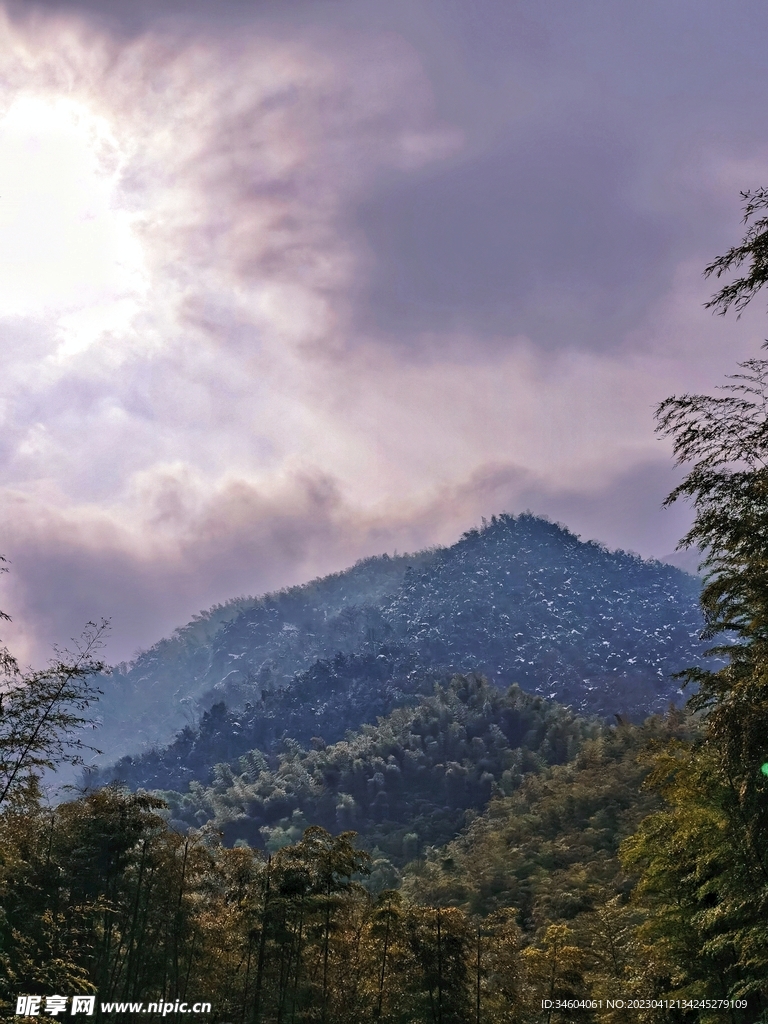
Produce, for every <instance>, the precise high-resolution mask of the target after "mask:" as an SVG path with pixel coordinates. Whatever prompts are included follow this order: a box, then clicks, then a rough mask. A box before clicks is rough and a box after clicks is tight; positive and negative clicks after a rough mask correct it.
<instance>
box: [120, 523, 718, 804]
mask: <svg viewBox="0 0 768 1024" xmlns="http://www.w3.org/2000/svg"><path fill="white" fill-rule="evenodd" d="M699 588H700V581H699V580H697V579H694V578H692V577H690V576H688V575H686V574H685V573H683V572H682V571H681V570H679V569H676V568H674V567H672V566H669V565H664V564H662V563H660V562H657V561H644V560H643V559H641V558H640V557H639V556H637V555H632V554H628V553H626V552H622V551H609V550H608V549H607V548H606V547H605V546H604V545H601V544H599V543H597V542H594V541H587V542H584V541H581V540H580V539H579V538H578V537H577V536H576V535H575V534H573V533H571V532H570V531H568V530H567V529H566V528H565V527H563V526H560V525H559V524H554V523H551V522H549V521H548V520H545V519H542V518H537V517H535V516H533V515H531V514H530V513H524V514H522V515H520V516H511V515H501V516H499V517H496V516H494V517H492V519H491V520H490V521H489V522H485V521H484V523H483V526H482V527H481V528H479V529H474V530H469V531H467V532H466V533H465V534H464V535H463V536H462V537H461V538H460V540H459V541H457V542H456V544H454V545H451V546H450V547H447V548H434V549H430V550H428V551H424V552H417V553H416V554H414V555H404V556H397V557H396V558H392V557H389V556H386V555H384V556H379V557H375V558H370V559H366V560H364V561H361V562H358V563H356V565H355V566H353V567H352V568H351V569H348V570H345V571H344V572H341V573H336V574H333V575H332V576H329V577H324V578H322V579H319V580H314V581H312V582H311V583H309V584H305V585H304V586H302V587H293V588H290V589H288V590H285V591H281V592H278V593H275V594H267V595H264V596H263V597H262V598H257V599H238V600H237V601H236V602H233V603H230V604H228V605H226V606H217V608H215V609H212V611H211V613H209V617H208V619H205V617H198V618H197V619H196V620H193V622H192V623H190V624H188V626H186V627H182V628H181V629H180V630H177V631H176V632H175V633H174V635H173V637H172V638H170V639H168V640H165V641H161V642H160V643H159V644H157V645H155V647H153V648H152V649H151V650H150V651H149V652H145V653H144V654H143V655H141V656H140V657H139V658H137V659H136V661H135V662H134V663H133V664H132V665H131V666H126V667H125V668H124V669H123V668H120V669H118V671H117V672H116V673H115V674H114V675H113V677H112V678H111V679H110V680H109V682H108V685H107V686H105V689H106V691H107V692H106V694H105V702H104V703H105V711H106V716H105V717H106V718H109V715H110V713H111V714H112V717H113V719H115V718H117V719H118V720H119V728H120V732H121V734H122V743H123V746H122V749H118V750H117V752H116V753H115V752H114V749H115V748H114V747H113V755H112V756H113V758H114V759H115V760H117V759H118V758H119V755H120V754H121V753H124V754H126V755H127V757H125V758H124V759H123V760H122V762H121V765H120V770H121V772H122V776H123V777H125V781H129V782H130V784H131V785H145V786H150V787H158V788H175V787H178V786H183V785H185V784H186V782H188V781H189V780H190V779H193V778H198V779H205V778H206V777H207V772H209V771H210V768H211V766H212V765H213V764H214V763H216V762H219V761H231V760H232V759H233V758H237V757H239V756H242V755H243V754H244V753H246V752H247V750H249V749H252V748H255V747H258V748H260V749H264V750H266V751H269V750H270V749H276V748H277V745H279V743H280V742H281V741H282V739H284V738H285V736H286V735H290V736H291V737H292V738H293V739H295V740H296V741H298V742H300V743H304V744H307V743H308V742H309V741H310V739H311V738H312V736H313V735H317V734H318V733H320V734H321V735H322V736H323V738H324V740H326V741H328V742H332V741H335V740H338V739H341V738H342V737H343V736H344V734H345V732H346V731H347V730H348V729H354V728H357V727H359V726H360V725H362V724H364V723H365V722H372V721H374V720H375V718H376V717H377V716H379V715H382V714H387V713H389V712H390V711H391V710H393V709H394V708H395V707H397V706H398V705H400V704H402V703H407V702H408V701H413V700H415V699H418V698H420V697H421V696H424V694H425V693H426V692H428V690H429V688H430V687H431V686H432V685H433V682H434V679H435V678H437V677H438V676H440V675H441V674H443V675H445V674H446V673H448V674H450V673H455V672H464V673H466V672H480V673H482V674H484V675H485V676H487V677H488V678H489V680H490V681H491V682H492V683H494V684H496V685H497V686H499V687H501V688H502V689H503V688H506V687H507V686H509V685H511V684H513V683H518V684H519V685H520V686H521V687H522V688H523V689H524V690H526V691H528V692H531V693H534V694H538V695H540V696H544V697H547V698H549V699H552V700H557V701H559V702H561V703H564V704H567V705H569V706H571V707H572V708H573V709H574V710H575V711H577V712H579V713H582V714H587V715H593V714H598V715H603V716H611V715H613V714H616V713H620V714H623V715H626V716H628V717H630V718H634V719H642V718H643V717H645V716H647V715H648V714H651V713H653V712H659V711H663V710H665V709H666V707H667V706H668V705H669V703H670V701H677V702H679V701H680V690H679V687H678V684H677V682H676V681H675V680H674V679H673V674H674V673H675V672H677V671H679V670H681V669H682V668H684V667H687V666H688V665H690V664H698V663H701V660H702V656H703V650H704V648H703V644H702V643H701V641H700V639H699V634H700V632H701V629H702V626H703V623H702V619H701V613H700V611H699V608H698V593H699ZM217 617H218V618H217ZM211 622H213V626H214V628H211ZM430 679H432V682H430ZM126 697H128V698H129V699H127V700H126ZM185 711H186V714H187V723H186V725H183V719H184V714H185ZM169 712H170V713H169ZM132 714H133V715H134V718H133V720H132V719H131V715H132ZM146 721H150V722H152V724H153V728H154V730H155V732H154V735H152V734H151V733H149V734H146V733H145V734H144V735H142V732H141V727H142V723H143V722H146ZM180 722H181V723H182V727H181V728H179V723H180ZM288 726H289V727H290V732H288V731H287V727H288ZM163 729H164V732H165V734H164V735H163ZM174 734H175V739H174ZM102 745H106V744H103V743H102ZM142 746H143V747H144V754H143V755H142V753H141V749H142ZM153 748H154V749H153ZM118 774H119V773H118Z"/></svg>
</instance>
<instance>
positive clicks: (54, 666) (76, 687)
mask: <svg viewBox="0 0 768 1024" xmlns="http://www.w3.org/2000/svg"><path fill="white" fill-rule="evenodd" d="M0 617H2V618H4V619H8V618H9V616H8V615H6V614H5V613H4V612H0ZM107 628H108V624H107V623H106V622H102V623H101V625H99V626H97V625H95V624H94V623H89V624H88V625H87V626H86V629H85V631H84V633H83V635H82V637H81V640H80V641H79V642H78V644H77V646H76V649H75V651H74V652H69V651H57V652H56V654H57V656H56V658H55V659H54V660H53V661H52V662H51V664H50V665H49V666H48V667H47V668H45V669H41V670H39V671H36V672H21V670H20V669H19V666H18V663H17V661H16V659H15V658H14V657H13V656H12V655H11V654H10V653H9V652H8V651H7V649H6V648H2V650H0V811H2V809H3V808H4V806H5V805H7V804H8V803H9V802H12V801H17V802H18V801H24V800H27V799H30V798H33V797H34V795H35V794H36V792H37V788H38V785H39V780H40V777H41V776H42V774H43V773H44V772H45V771H47V770H51V769H54V768H56V767H58V766H60V765H62V764H82V763H83V761H82V753H83V751H84V750H93V749H94V748H93V747H91V746H90V745H89V744H87V743H86V742H85V741H84V740H83V738H82V735H81V734H82V730H83V728H84V727H85V726H86V725H87V724H88V722H89V719H88V716H87V711H88V708H89V707H90V706H91V704H92V703H93V702H94V701H95V700H96V699H97V697H98V695H99V693H100V690H99V689H98V688H97V686H96V685H95V683H94V677H95V676H96V675H97V674H98V673H99V672H102V671H103V670H104V664H103V662H101V661H99V660H98V659H97V657H96V654H97V652H98V650H99V649H100V648H101V647H102V646H103V638H104V634H105V632H106V630H107Z"/></svg>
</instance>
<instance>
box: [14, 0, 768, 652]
mask: <svg viewBox="0 0 768 1024" xmlns="http://www.w3.org/2000/svg"><path fill="white" fill-rule="evenodd" d="M598 6H599V5H598ZM587 7H588V8H589V12H591V13H589V17H590V18H591V19H592V21H591V24H592V29H593V31H594V33H595V34H596V35H595V38H592V37H591V36H590V35H589V33H586V34H585V30H583V28H581V27H580V26H579V24H578V23H577V22H578V19H576V22H574V20H573V19H574V17H575V16H572V15H571V14H569V15H568V16H567V17H566V16H565V15H563V18H564V20H558V19H559V18H560V16H559V15H557V16H556V13H553V12H556V7H553V6H551V5H549V4H546V3H545V4H542V6H541V8H540V9H537V13H536V16H535V17H534V16H533V14H530V15H526V16H525V17H523V15H522V14H521V13H520V12H519V11H518V10H517V8H515V11H514V12H513V13H512V14H510V13H509V11H510V10H511V8H510V5H508V4H496V3H495V2H493V3H490V4H489V12H490V13H489V19H490V21H491V22H492V24H493V26H495V27H494V28H493V30H492V31H489V30H488V28H487V26H486V27H485V28H484V27H483V26H481V25H480V24H479V22H478V21H477V20H474V21H473V19H472V17H470V15H469V14H467V13H466V11H465V13H460V12H459V7H454V5H446V6H445V12H444V13H441V14H440V17H438V18H435V17H434V16H433V15H434V9H433V8H432V7H431V6H429V5H423V4H420V3H418V2H413V3H407V4H406V3H403V4H398V3H395V4H393V5H387V6H386V10H384V8H382V7H381V5H369V4H366V3H361V4H318V5H308V6H307V5H304V6H302V5H300V4H294V5H291V4H288V5H285V4H281V5H274V4H272V5H265V6H262V7H260V8H258V9H255V8H254V7H253V6H252V5H245V6H244V5H238V4H228V5H216V7H215V9H214V8H213V7H212V6H211V5H204V6H197V7H195V8H194V10H193V9H192V6H190V5H186V7H185V11H186V13H185V14H184V15H183V16H182V14H180V13H179V10H180V8H179V6H178V5H176V6H174V5H173V4H169V5H148V6H146V7H144V8H141V7H140V6H139V5H133V4H132V5H115V4H109V3H102V4H96V3H94V4H92V5H91V9H88V8H87V5H86V6H82V5H79V6H75V5H68V4H63V3H59V4H54V5H51V4H48V5H40V6H34V7H33V6H30V5H24V7H22V8H17V9H16V13H15V15H14V17H13V18H10V17H9V18H6V19H5V20H4V21H2V22H0V142H2V149H1V151H0V331H2V338H3V346H4V371H3V377H2V380H0V414H1V415H2V423H3V430H2V433H1V434H0V507H2V509H3V512H2V520H1V521H0V524H1V525H2V538H3V539H2V549H3V551H4V553H5V554H6V555H8V556H9V557H10V558H11V559H12V563H13V564H12V570H13V571H12V574H11V576H10V577H7V578H4V580H3V584H4V586H5V588H6V589H5V591H4V593H5V594H6V597H5V598H4V599H3V601H0V606H2V607H6V608H7V609H8V610H9V611H10V612H11V613H12V614H13V615H14V624H13V627H12V632H11V633H9V634H8V635H9V637H10V638H11V639H12V640H13V641H14V642H15V643H17V644H18V645H19V649H20V652H21V653H22V654H23V656H25V657H28V658H31V659H39V658H41V657H43V656H44V655H45V653H46V651H47V645H48V642H49V641H54V640H55V641H62V640H64V641H65V640H66V639H67V637H69V636H71V635H73V634H76V633H77V632H78V631H79V629H80V628H81V626H82V624H83V623H84V622H85V621H86V620H87V619H89V618H94V617H101V616H102V615H108V616H111V617H112V619H113V623H114V639H113V641H112V647H111V648H110V652H109V656H110V657H113V658H123V657H128V656H130V655H131V654H132V653H133V652H134V651H135V649H136V648H137V647H140V646H145V645H147V644H149V643H151V642H153V641H154V640H156V639H157V638H158V637H159V636H161V635H162V634H163V633H167V632H168V631H169V630H170V629H171V628H172V627H173V626H175V625H178V624H179V623H181V622H182V621H184V620H185V619H186V618H188V617H189V616H190V615H191V614H192V613H194V612H196V611H197V610H199V609H200V608H202V607H206V606H208V605H210V604H212V603H213V602H215V601H222V600H226V599H227V598H228V597H231V596H234V595H236V594H239V593H242V592H250V593H258V592H260V591H264V590H266V589H269V588H274V587H279V586H282V585H286V584H289V583H298V582H301V581H303V580H304V579H306V578H308V577H311V576H313V575H316V574H318V573H322V572H327V571H331V570H333V569H337V568H341V567H342V566H344V565H346V564H349V563H350V562H352V561H354V560H355V559H356V558H358V557H361V556H363V555H366V554H371V553H375V552H379V551H383V550H390V551H391V550H393V549H394V548H398V549H400V550H403V549H411V550H412V549H414V548H417V547H420V546H424V545H427V544H431V543H438V542H439V543H449V542H451V541H452V540H454V539H455V538H456V537H457V536H458V534H459V533H460V532H461V531H462V530H464V529H466V528H467V527H468V526H471V525H473V524H474V523H476V522H478V520H479V518H480V516H483V515H484V516H490V515H492V514H493V513H498V512H500V511H502V510H507V511H511V512H516V511H521V510H522V509H524V508H526V507H530V508H531V509H532V510H533V511H534V512H543V513H546V514H548V515H550V516H551V517H552V518H555V519H561V520H563V521H565V522H566V523H567V524H568V525H570V526H571V527H572V528H574V529H576V530H577V531H578V532H580V533H582V534H583V535H584V536H588V537H596V538H598V539H602V540H605V541H607V542H608V543H611V544H616V545H619V546H624V547H630V548H634V549H637V550H639V551H641V553H643V554H648V555H651V554H655V555H662V554H666V553H667V552H668V551H670V550H671V549H672V548H673V547H674V543H675V541H676V539H677V537H678V536H679V534H680V533H681V532H682V530H683V527H684V522H685V511H684V510H680V511H675V512H670V513H661V512H659V511H658V509H659V505H660V503H661V501H662V499H663V497H664V495H665V494H666V493H667V491H668V490H669V488H670V486H671V485H672V481H673V480H674V474H673V471H672V469H671V468H670V462H669V448H668V446H666V445H665V444H664V443H662V442H660V441H658V440H657V439H656V438H655V437H654V435H653V419H652V413H653V408H654V406H655V404H656V403H657V402H658V401H659V400H660V399H662V398H663V397H664V396H665V395H666V394H668V393H670V392H671V391H675V390H678V391H680V390H696V389H700V388H709V387H711V386H712V384H713V383H714V382H717V381H718V380H719V378H720V377H721V376H722V374H723V373H724V372H728V370H730V369H732V366H733V363H734V362H735V360H736V358H738V357H739V356H740V355H745V354H754V353H755V351H756V350H757V348H758V346H759V343H760V341H761V340H762V333H763V330H764V328H763V327H762V314H761V312H760V310H758V309H757V308H756V309H755V310H754V311H751V312H750V314H749V315H748V316H746V317H745V318H744V319H743V320H742V321H739V322H738V323H735V322H730V323H729V324H728V325H727V326H726V327H724V325H723V323H722V321H719V320H713V318H712V317H711V316H710V315H709V314H708V313H707V312H706V311H704V310H703V307H702V304H703V302H704V300H705V299H706V297H707V295H708V294H709V286H708V285H707V284H706V283H705V282H702V280H701V276H700V272H701V267H702V266H703V265H704V263H705V262H706V261H707V259H709V258H711V257H712V255H713V254H714V253H716V252H717V251H719V250H721V249H722V248H723V246H724V244H727V242H728V241H731V240H733V231H734V229H735V226H736V224H737V220H738V209H737V205H738V204H737V193H738V188H739V187H740V183H741V182H744V183H745V184H747V185H748V184H751V183H753V182H754V183H755V184H759V183H761V179H762V178H763V177H764V172H765V171H766V170H768V159H767V157H766V153H765V151H764V149H761V148H760V146H759V145H757V144H756V143H755V142H754V141H753V139H751V138H747V136H745V135H744V134H743V127H744V124H745V123H746V122H747V121H748V117H747V114H746V113H744V111H737V112H735V113H734V112H733V110H732V107H731V106H729V104H728V103H725V102H724V104H723V105H722V107H719V106H718V107H715V106H713V105H712V104H713V103H714V100H713V99H712V97H711V96H710V97H709V98H708V99H706V101H701V102H699V101H698V100H697V99H696V97H697V96H698V95H699V94H698V93H696V94H695V95H693V98H692V99H690V100H689V104H690V106H691V109H690V110H687V113H686V116H685V117H683V116H682V113H681V112H685V111H683V106H684V104H683V106H681V105H680V103H681V102H682V101H680V102H678V100H677V99H675V98H674V97H673V100H674V102H673V101H672V100H669V97H668V95H667V92H665V88H666V87H665V85H664V82H665V81H667V80H666V79H665V78H664V76H663V75H661V76H660V77H659V76H658V74H657V75H656V77H654V75H652V74H651V72H650V71H649V70H648V66H647V62H644V59H643V57H644V55H645V56H646V57H648V56H649V55H652V54H653V53H654V52H655V51H654V47H656V48H658V46H660V45H661V43H660V42H659V40H658V38H657V37H655V36H654V35H653V32H652V26H651V23H650V21H648V19H647V17H646V16H645V15H641V14H640V13H638V14H637V17H638V18H639V19H640V22H642V24H641V25H640V26H639V27H638V28H637V31H636V36H637V40H639V41H638V42H637V44H636V47H635V49H633V42H632V39H631V38H630V35H631V33H629V30H628V29H625V28H624V27H622V25H619V24H617V23H615V21H616V19H615V18H609V19H608V21H607V22H606V25H605V28H604V31H606V32H609V35H610V39H611V40H612V41H613V47H614V48H613V49H611V47H610V46H603V44H600V45H598V41H596V40H597V35H598V34H599V33H598V26H597V23H596V22H595V17H596V15H594V12H595V11H596V10H597V8H596V7H595V6H594V5H587ZM466 10H468V8H467V9H466ZM639 10H640V9H639V8H638V11H639ZM95 11H99V12H101V13H102V14H104V15H105V16H106V18H100V17H96V16H95V14H94V12H95ZM137 12H138V13H137ZM430 12H431V13H430ZM457 12H459V13H457ZM505 12H506V13H505ZM636 13H637V12H636ZM491 14H492V15H493V16H492V17H491ZM113 16H114V17H113ZM123 16H125V17H123ZM599 21H600V19H599V18H598V19H597V22H599ZM600 24H602V23H600ZM601 31H603V29H601ZM702 31H703V30H702ZM705 35H706V33H704V36H705ZM704 36H702V38H703V37H704ZM696 40H699V36H697V37H696ZM603 42H605V40H604V41H603ZM692 45H693V44H692ZM696 45H699V43H698V42H696ZM694 50H695V46H694ZM604 51H605V52H604ZM697 52H698V51H697ZM617 53H620V54H622V55H623V56H622V57H621V59H619V57H617ZM510 55H511V56H510ZM682 63H683V65H684V67H682V70H681V68H676V69H674V75H672V72H670V75H672V77H671V78H670V79H669V81H670V82H672V81H673V79H674V82H673V85H674V88H677V87H678V86H680V88H681V89H682V90H683V92H685V89H684V88H683V86H685V83H686V82H688V83H690V82H693V81H694V80H696V81H698V78H697V75H699V72H698V71H696V67H697V65H696V61H694V60H690V61H687V63H686V61H683V62H682ZM625 68H626V69H629V70H627V76H628V77H623V74H624V69H625ZM657 79H659V80H658V81H657ZM739 82H741V79H739ZM606 83H607V84H606ZM675 83H676V84H675ZM680 83H682V85H680ZM742 84H743V83H742ZM669 88H670V89H671V88H672V85H670V86H669ZM686 88H687V87H686ZM739 88H741V86H739ZM633 90H634V91H633ZM677 95H678V94H677V93H675V97H677ZM739 96H741V93H739ZM668 102H669V103H672V105H673V106H674V111H676V113H674V116H673V114H670V113H669V107H668V106H665V104H667V103H668ZM734 102H736V101H735V100H734ZM739 102H740V101H739ZM697 104H698V105H697ZM707 104H709V106H708V105H707ZM749 109H750V110H751V109H752V107H750V108H749ZM708 113H709V114H711V116H712V118H714V123H716V125H718V126H719V127H718V130H717V132H714V133H711V132H710V133H708V134H707V133H705V132H703V129H702V125H704V124H705V123H706V115H707V114H708ZM755 116H757V115H755ZM760 116H761V117H762V116H763V115H762V114H760ZM759 123H762V122H759ZM675 128H678V129H679V132H678V135H677V136H675V133H674V129H675ZM740 132H742V134H741V135H740V134H739V133H740ZM697 133H699V134H697ZM726 226H727V229H728V230H727V231H726ZM736 230H737V228H736ZM728 232H730V234H728Z"/></svg>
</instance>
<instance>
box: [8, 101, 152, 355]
mask: <svg viewBox="0 0 768 1024" xmlns="http://www.w3.org/2000/svg"><path fill="white" fill-rule="evenodd" d="M123 163H124V155H123V154H122V153H121V151H120V147H119V145H118V143H117V141H116V139H115V137H114V135H113V133H112V131H111V129H110V125H109V123H108V122H107V121H106V120H105V119H104V118H103V117H100V116H98V115H96V114H95V113H93V112H92V111H91V110H89V109H88V108H87V107H85V106H84V105H83V104H80V103H77V102H74V101H72V100H69V99H60V98H56V99H43V98H39V97H33V96H21V97H19V98H18V99H16V100H15V102H14V103H13V104H12V105H11V106H10V107H9V109H8V110H7V112H6V114H5V116H4V117H2V119H1V120H0V316H6V317H7V316H24V317H29V316H32V317H38V316H41V317H46V318H51V317H52V318H53V319H54V320H55V321H56V322H57V325H58V336H59V338H60V342H61V345H60V347H59V351H58V353H57V354H58V355H59V356H60V357H62V356H66V355H69V354H73V353H75V352H77V351H81V350H82V349H84V348H87V347H88V346H89V345H91V344H93V343H94V342H95V341H97V340H98V338H99V336H100V335H101V334H102V333H103V332H104V331H105V330H109V331H116V330H120V329H123V328H125V327H127V326H128V324H129V323H130V320H131V318H132V317H133V316H134V314H135V311H136V307H137V298H138V296H139V295H140V294H141V293H142V292H143V291H144V289H145V272H144V267H143V254H142V250H141V246H140V244H139V242H138V240H137V238H136V236H135V233H134V230H133V222H134V219H135V215H134V214H132V213H131V212H130V211H128V210H127V209H125V208H124V207H123V206H122V205H121V202H120V174H121V169H122V166H123Z"/></svg>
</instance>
